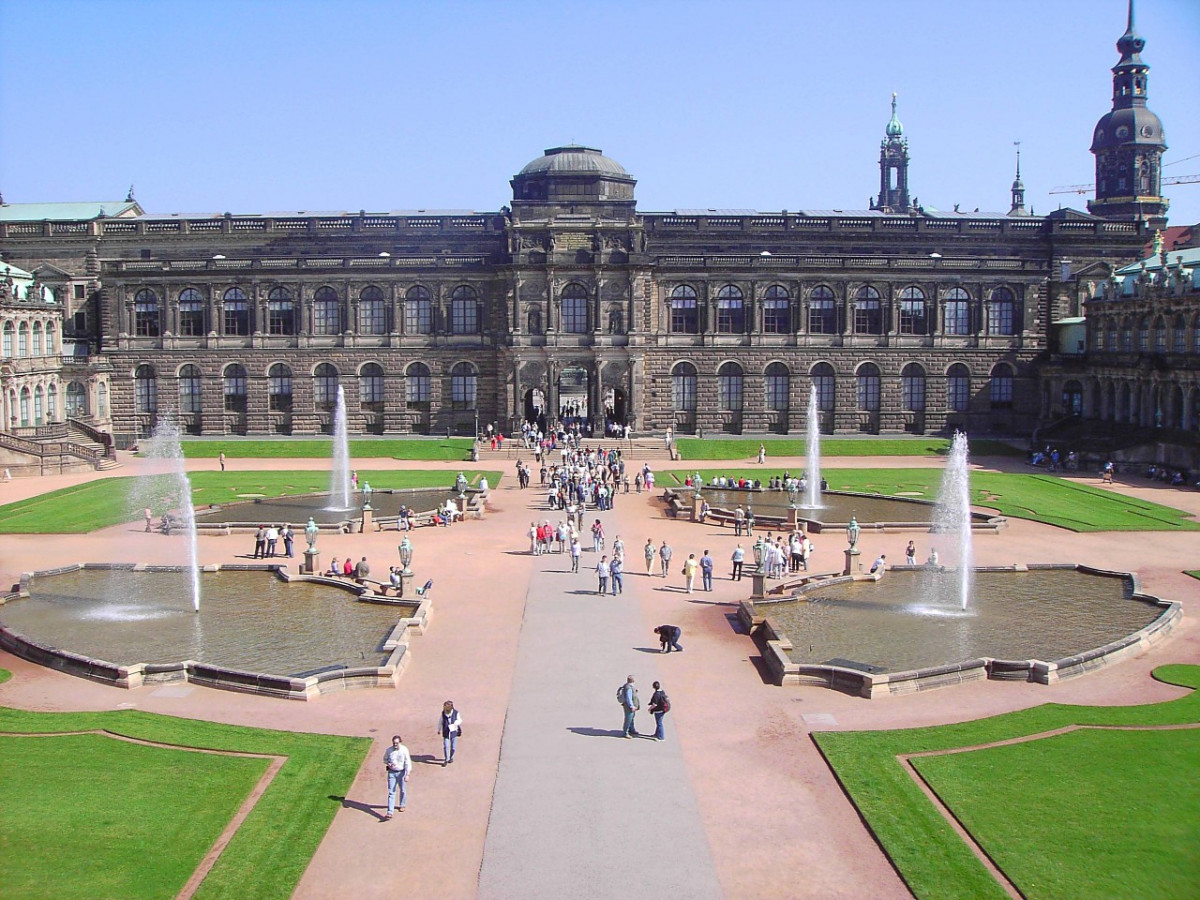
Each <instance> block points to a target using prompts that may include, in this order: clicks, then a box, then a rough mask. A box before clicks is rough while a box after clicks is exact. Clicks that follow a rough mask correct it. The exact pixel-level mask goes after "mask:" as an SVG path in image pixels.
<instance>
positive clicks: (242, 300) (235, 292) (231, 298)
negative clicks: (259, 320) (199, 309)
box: [223, 287, 250, 335]
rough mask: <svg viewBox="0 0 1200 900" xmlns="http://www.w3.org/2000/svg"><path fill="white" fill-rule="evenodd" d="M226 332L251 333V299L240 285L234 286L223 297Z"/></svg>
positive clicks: (234, 333)
mask: <svg viewBox="0 0 1200 900" xmlns="http://www.w3.org/2000/svg"><path fill="white" fill-rule="evenodd" d="M223 307H224V317H223V318H224V328H225V334H230V335H247V334H249V333H250V301H249V298H248V297H247V296H246V292H245V291H243V290H242V289H241V288H240V287H232V288H230V289H229V290H227V291H226V292H225V296H224V298H223Z"/></svg>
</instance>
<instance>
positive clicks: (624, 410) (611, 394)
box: [604, 387, 629, 434]
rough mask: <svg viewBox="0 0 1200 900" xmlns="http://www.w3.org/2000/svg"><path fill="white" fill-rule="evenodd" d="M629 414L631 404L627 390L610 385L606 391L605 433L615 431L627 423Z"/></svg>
mask: <svg viewBox="0 0 1200 900" xmlns="http://www.w3.org/2000/svg"><path fill="white" fill-rule="evenodd" d="M628 414H629V404H628V401H627V398H626V396H625V391H624V390H623V389H621V388H619V387H610V388H608V389H607V390H605V392H604V425H605V429H604V430H605V433H606V434H609V433H615V430H616V429H617V428H622V427H624V425H625V421H626V417H627V416H628Z"/></svg>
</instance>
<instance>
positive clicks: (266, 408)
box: [0, 18, 1200, 445]
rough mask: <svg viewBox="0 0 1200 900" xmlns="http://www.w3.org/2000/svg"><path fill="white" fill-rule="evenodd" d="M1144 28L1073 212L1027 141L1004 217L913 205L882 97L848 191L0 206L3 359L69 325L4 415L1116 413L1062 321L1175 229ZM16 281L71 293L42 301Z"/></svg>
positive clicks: (626, 180)
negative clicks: (399, 206)
mask: <svg viewBox="0 0 1200 900" xmlns="http://www.w3.org/2000/svg"><path fill="white" fill-rule="evenodd" d="M1141 47H1142V41H1141V38H1140V37H1138V36H1137V35H1136V33H1135V32H1134V29H1133V24H1132V18H1131V20H1130V25H1129V29H1128V30H1127V32H1126V34H1125V35H1123V36H1122V38H1121V40H1120V42H1118V49H1119V50H1120V51H1121V54H1122V57H1121V61H1120V62H1119V63H1118V65H1117V67H1115V68H1114V69H1113V72H1114V97H1113V109H1112V111H1111V112H1110V113H1108V114H1107V115H1106V116H1105V117H1104V118H1103V119H1102V120H1101V123H1100V124H1099V125H1098V126H1097V129H1096V132H1095V136H1094V141H1093V145H1092V152H1093V153H1094V154H1095V155H1096V170H1097V189H1096V199H1095V200H1094V201H1092V202H1091V203H1089V207H1090V211H1089V212H1087V213H1084V212H1079V211H1075V210H1059V211H1056V212H1054V213H1051V214H1049V215H1042V216H1037V215H1032V214H1030V213H1029V212H1028V211H1027V210H1026V208H1025V201H1024V187H1023V185H1022V183H1021V180H1020V168H1019V161H1018V169H1017V178H1016V181H1014V182H1013V185H1012V203H1011V208H1010V209H1009V210H1008V212H1007V213H995V214H988V213H980V212H971V213H966V212H959V211H958V210H957V209H956V210H955V211H953V212H942V211H937V210H933V209H930V208H926V207H922V206H921V205H920V204H919V203H918V202H917V200H916V199H915V198H910V192H909V181H908V163H909V154H908V139H907V137H906V135H905V132H904V128H903V126H902V125H901V123H900V120H899V118H898V116H897V110H896V101H895V98H894V97H893V101H892V117H891V120H890V121H889V122H888V123H887V126H886V128H885V134H884V138H883V141H882V142H881V147H880V161H879V166H880V190H879V193H878V196H877V197H876V198H874V199H873V200H872V202H871V203H870V208H869V209H866V210H859V211H841V210H793V211H789V210H782V211H779V212H765V213H764V212H756V211H751V210H714V209H707V210H674V211H671V212H641V211H639V210H638V209H637V206H636V199H635V185H636V182H635V179H634V178H633V177H632V176H631V175H630V174H629V173H628V172H626V170H625V169H624V168H623V167H622V166H621V165H620V164H618V163H617V162H615V161H614V160H612V159H610V158H608V157H606V156H604V155H603V154H602V153H601V152H600V151H599V150H596V149H592V148H588V147H581V146H565V147H556V148H553V149H550V150H547V151H546V152H545V154H544V155H542V156H540V157H538V158H536V159H534V160H533V161H532V162H530V163H529V164H528V165H526V166H525V167H524V168H523V169H521V170H520V171H519V172H518V173H517V174H516V175H515V176H514V177H513V179H512V182H511V186H512V204H511V207H504V208H502V209H500V210H497V211H495V212H471V211H444V212H434V211H411V212H394V213H369V212H366V211H359V212H357V213H333V214H315V213H289V214H261V215H232V214H229V213H226V214H224V215H217V216H204V217H186V216H181V215H149V214H146V213H145V212H144V211H143V210H142V208H141V207H140V206H139V205H138V203H137V202H136V201H135V200H134V199H133V196H132V193H131V194H130V196H129V197H127V198H126V199H125V200H124V201H120V202H110V203H104V204H99V203H96V204H8V205H4V206H0V251H2V253H3V259H4V261H5V262H6V263H8V264H9V265H12V266H14V267H19V268H20V269H21V270H23V271H24V272H26V273H28V276H29V285H28V287H27V288H26V289H24V290H22V291H21V294H22V299H21V300H20V301H17V300H16V298H15V295H12V294H10V295H6V298H4V299H0V318H2V319H3V322H2V323H0V327H2V328H3V329H4V331H3V333H4V340H5V343H4V353H3V356H4V359H3V360H2V361H0V362H2V364H3V366H4V369H3V371H4V372H9V373H12V372H14V369H15V370H16V374H18V375H22V377H25V376H27V374H28V373H26V372H25V371H24V370H25V369H29V368H30V364H26V363H24V362H23V360H22V357H25V356H27V355H30V353H31V352H32V350H31V348H33V347H34V346H35V344H34V343H33V338H32V336H31V337H30V338H28V339H27V342H26V343H19V342H20V341H21V340H22V339H21V338H20V335H21V334H23V333H25V331H24V329H26V327H27V326H28V328H30V329H32V327H33V320H39V321H41V322H42V323H43V324H42V328H43V331H42V333H43V335H45V334H46V333H47V332H46V329H49V330H50V331H52V332H53V333H54V334H55V337H54V338H53V340H54V343H53V344H47V343H45V340H43V343H42V352H43V354H45V353H48V352H51V351H50V350H47V348H60V350H61V351H62V352H61V353H60V354H59V356H58V359H56V361H55V363H54V366H53V370H54V371H53V372H52V373H50V374H49V375H44V377H43V378H42V381H43V382H44V383H43V384H42V390H43V393H42V397H43V399H42V401H41V403H42V405H41V406H40V407H37V406H36V405H35V404H34V403H33V401H32V400H29V401H28V402H26V401H25V400H23V399H22V398H23V396H24V393H23V392H24V391H25V390H26V389H27V388H28V387H29V385H28V384H25V383H24V382H21V381H20V380H19V379H17V378H16V377H15V376H14V375H8V376H3V377H2V381H0V389H2V390H3V416H4V420H3V425H2V426H0V427H2V428H3V429H4V430H7V431H8V432H10V433H12V434H17V435H21V434H24V435H25V436H30V435H32V434H36V433H38V431H39V429H43V430H44V429H46V428H49V427H51V426H54V425H55V424H57V423H63V422H64V421H65V420H67V419H71V420H72V421H75V422H79V423H87V424H90V425H91V426H94V427H98V428H101V429H104V430H111V432H112V434H113V435H114V436H115V437H116V439H117V443H118V445H128V444H130V443H133V442H134V441H136V440H137V438H138V437H139V436H141V435H144V434H146V433H147V432H148V431H149V430H150V429H151V428H152V427H153V426H154V424H155V422H156V421H157V419H158V417H159V416H162V415H164V414H166V413H168V411H169V412H170V413H171V414H177V415H179V416H180V418H181V419H182V422H183V424H184V426H185V428H186V430H187V431H189V432H190V433H192V434H197V435H229V434H238V435H274V434H295V435H304V434H316V433H322V432H328V431H329V430H330V429H331V419H332V416H333V407H334V404H335V402H336V396H337V391H338V388H339V387H342V388H343V389H344V392H345V397H346V404H347V411H348V417H349V423H350V430H351V431H352V432H355V433H371V434H403V433H445V432H447V431H449V432H453V433H458V434H464V433H465V434H469V433H473V431H474V429H476V428H477V427H478V426H479V425H480V424H482V423H491V422H494V423H496V424H497V426H498V427H499V428H500V429H501V430H508V431H512V430H515V429H517V428H519V425H520V422H521V421H523V420H526V419H530V420H536V419H539V418H541V417H545V418H547V419H553V418H556V417H558V416H560V415H565V416H575V417H578V418H579V419H581V420H582V421H584V422H587V423H589V424H590V425H591V427H592V428H593V429H594V430H595V433H599V432H600V430H601V429H602V428H604V427H605V425H607V424H608V423H612V422H615V423H620V424H625V423H628V424H630V425H631V426H632V427H633V429H634V430H635V431H654V430H658V431H661V430H663V429H666V428H668V427H671V428H674V429H675V430H676V431H678V432H681V433H714V432H728V433H743V432H753V433H767V432H774V433H778V434H789V433H796V432H798V431H802V430H803V429H804V427H805V417H806V408H807V405H808V398H809V392H810V389H811V388H815V389H816V395H817V400H818V408H819V410H820V412H819V415H820V419H821V427H822V429H823V430H824V431H825V432H827V433H860V432H863V433H872V434H879V433H903V432H909V433H916V434H922V433H929V432H944V431H947V430H950V429H954V428H965V429H969V430H971V431H973V432H993V433H1005V434H1012V433H1021V432H1029V431H1031V430H1032V429H1034V428H1035V427H1037V426H1038V425H1039V424H1042V423H1045V422H1047V421H1051V420H1053V419H1054V418H1055V417H1057V416H1060V415H1061V414H1063V413H1064V412H1069V411H1071V408H1072V407H1071V405H1072V404H1074V403H1075V402H1076V401H1075V399H1074V395H1068V393H1067V383H1068V382H1071V384H1072V385H1073V387H1072V388H1071V389H1072V390H1075V388H1076V387H1079V389H1080V393H1081V396H1082V393H1084V392H1086V391H1091V392H1092V395H1093V396H1092V399H1089V400H1088V403H1087V409H1088V410H1091V409H1093V408H1094V409H1095V410H1097V411H1101V412H1103V411H1108V410H1112V411H1113V412H1112V415H1113V416H1116V415H1117V414H1118V413H1117V410H1123V409H1126V408H1127V406H1122V405H1121V404H1122V402H1123V401H1121V400H1120V399H1119V397H1120V396H1123V395H1122V394H1120V393H1119V392H1118V394H1117V397H1118V399H1116V400H1112V401H1110V400H1108V399H1106V396H1107V395H1106V394H1105V391H1106V390H1107V388H1105V387H1103V384H1102V383H1100V382H1096V381H1095V379H1091V380H1089V379H1088V378H1082V379H1081V378H1080V377H1078V373H1077V372H1075V371H1074V369H1073V368H1072V367H1073V366H1075V363H1073V362H1071V361H1067V362H1066V363H1064V362H1063V360H1062V354H1061V353H1060V352H1059V351H1060V350H1061V347H1058V346H1057V345H1058V344H1060V343H1061V341H1059V340H1058V335H1059V331H1058V329H1059V328H1060V326H1059V325H1057V324H1055V323H1062V322H1066V323H1068V324H1069V323H1071V322H1073V321H1082V318H1081V317H1082V315H1083V313H1084V306H1085V302H1088V301H1091V302H1094V300H1093V298H1094V297H1096V295H1097V293H1098V292H1099V291H1100V290H1102V288H1101V286H1102V285H1103V286H1105V287H1104V288H1103V290H1108V291H1109V292H1110V293H1111V291H1112V290H1113V288H1112V285H1113V284H1115V283H1116V282H1114V280H1113V276H1114V273H1116V272H1117V270H1118V269H1121V267H1123V266H1126V265H1128V264H1130V263H1131V262H1135V261H1136V260H1138V259H1139V258H1140V256H1141V251H1142V248H1143V247H1144V246H1145V245H1146V244H1147V243H1148V241H1149V240H1150V238H1151V236H1152V235H1153V233H1154V231H1155V230H1156V229H1158V228H1160V227H1162V226H1163V225H1164V224H1165V213H1166V208H1167V202H1166V200H1165V199H1164V198H1163V197H1162V196H1161V188H1160V183H1161V175H1160V171H1161V170H1160V158H1161V155H1162V152H1163V150H1164V149H1165V147H1166V145H1165V142H1164V140H1163V136H1162V128H1161V124H1160V123H1159V122H1158V120H1157V118H1156V117H1154V115H1153V113H1151V112H1149V110H1148V109H1146V108H1145V94H1146V68H1147V67H1146V66H1145V64H1144V63H1142V61H1141V59H1140V56H1139V55H1138V54H1139V52H1140V50H1141ZM1164 277H1166V276H1164ZM1189 277H1190V276H1189ZM1168 280H1170V284H1171V285H1172V287H1171V288H1170V290H1172V291H1176V290H1179V288H1178V285H1179V284H1182V283H1183V282H1184V281H1186V279H1185V278H1184V277H1183V276H1182V275H1177V274H1173V275H1170V277H1169V279H1168ZM1192 285H1193V286H1192V287H1191V288H1190V289H1189V290H1191V293H1192V303H1193V304H1194V303H1195V302H1196V297H1195V293H1196V292H1195V287H1194V282H1192ZM30 296H33V297H35V298H43V299H44V300H45V302H46V303H49V304H51V305H53V304H57V307H58V308H57V309H56V311H55V312H54V313H52V314H47V313H46V310H39V311H38V312H37V314H36V315H35V314H34V313H32V312H31V311H30V309H31V304H30V302H29V300H28V298H29V297H30ZM47 298H49V299H47ZM1105 302H1111V301H1109V300H1106V301H1105ZM1170 321H1171V323H1172V324H1171V325H1170V326H1169V329H1177V328H1178V327H1179V326H1178V325H1177V324H1176V323H1177V321H1178V318H1177V317H1176V318H1173V319H1171V320H1170ZM47 323H48V324H47ZM1182 328H1183V334H1184V337H1183V338H1182V340H1183V343H1184V344H1185V345H1186V347H1187V348H1188V350H1187V352H1188V353H1191V354H1192V362H1193V368H1192V376H1191V383H1190V386H1187V387H1184V388H1181V393H1179V394H1178V395H1176V401H1177V406H1178V409H1179V410H1180V412H1179V416H1178V418H1179V421H1180V422H1181V423H1184V422H1188V423H1190V426H1191V427H1195V425H1196V418H1197V416H1196V410H1197V408H1198V405H1200V396H1198V394H1197V390H1198V388H1197V386H1196V383H1195V366H1194V362H1195V352H1196V347H1197V342H1198V341H1200V337H1198V335H1200V323H1197V321H1196V319H1195V317H1194V316H1193V317H1192V318H1188V317H1187V316H1186V315H1185V316H1184V325H1183V326H1182ZM60 329H61V334H59V331H60ZM1105 329H1107V326H1105ZM10 332H12V333H13V334H14V337H13V338H12V340H11V342H10V338H9V334H10ZM1109 333H1110V332H1109V331H1108V330H1097V331H1095V332H1094V334H1096V335H1104V336H1105V337H1104V338H1102V339H1103V340H1105V341H1107V335H1108V334H1109ZM1118 333H1120V328H1118ZM1173 333H1174V332H1172V334H1173ZM30 334H31V335H32V331H30ZM1155 334H1157V332H1155ZM1100 339H1101V338H1096V339H1095V340H1100ZM1172 339H1174V338H1172ZM1154 340H1157V337H1155V338H1154ZM1092 346H1093V347H1096V349H1101V348H1100V347H1098V346H1097V345H1096V344H1095V342H1094V341H1093V344H1092ZM20 348H26V351H28V352H26V351H22V350H21V349H20ZM1110 351H1111V348H1109V347H1108V345H1107V343H1105V344H1104V345H1103V355H1104V361H1103V364H1104V365H1105V366H1106V367H1110V366H1111V365H1112V364H1113V363H1114V362H1115V359H1114V358H1113V357H1112V353H1111V352H1110ZM1085 355H1086V354H1085ZM28 380H29V379H28V377H26V381H28ZM51 382H53V384H52V385H51ZM1085 383H1086V384H1087V385H1088V387H1087V388H1083V387H1080V385H1083V384H1085ZM1097 384H1100V385H1101V386H1098V387H1097V386H1096V385H1097ZM51 386H52V387H53V395H52V396H53V400H50V399H49V397H50V396H51V395H50V390H51ZM1110 393H1111V392H1110ZM31 396H32V395H31ZM1096 398H1098V399H1096ZM1079 402H1080V404H1081V407H1080V408H1081V409H1082V408H1083V401H1082V400H1080V401H1079ZM1144 408H1145V407H1144V406H1142V405H1139V406H1138V409H1144ZM39 410H40V412H39ZM1143 416H1144V414H1143Z"/></svg>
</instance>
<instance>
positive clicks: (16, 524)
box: [0, 469, 501, 534]
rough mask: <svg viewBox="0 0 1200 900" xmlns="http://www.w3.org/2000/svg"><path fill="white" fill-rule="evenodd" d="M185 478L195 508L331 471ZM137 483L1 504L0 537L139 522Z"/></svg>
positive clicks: (394, 477) (106, 482)
mask: <svg viewBox="0 0 1200 900" xmlns="http://www.w3.org/2000/svg"><path fill="white" fill-rule="evenodd" d="M463 474H464V475H466V477H467V479H468V481H469V482H470V483H471V484H472V485H475V484H477V483H478V482H479V478H480V476H486V478H487V479H488V484H489V485H491V486H492V487H495V486H496V485H498V484H499V483H500V478H501V473H500V472H483V471H478V470H471V471H466V470H464V472H463ZM188 478H189V479H190V481H191V483H192V502H193V503H194V504H195V505H196V506H207V505H210V504H224V503H234V502H237V501H239V500H243V499H245V498H244V497H242V496H239V495H246V494H253V495H255V496H259V495H261V496H263V497H284V496H294V495H296V494H313V493H322V492H325V491H328V490H329V473H328V472H323V471H246V472H237V471H227V472H192V473H189V475H188ZM358 479H359V484H360V485H362V484H365V483H367V482H369V483H370V485H371V487H372V489H374V490H387V489H399V488H425V487H446V488H449V487H450V484H451V483H452V482H453V480H454V475H453V474H450V473H446V472H431V471H391V470H387V469H382V470H378V471H368V470H363V469H359V470H358ZM136 480H137V479H135V478H132V477H128V478H101V479H98V480H96V481H90V482H88V483H86V484H81V485H76V486H74V487H69V488H63V489H62V490H58V491H52V492H50V493H48V494H42V495H40V496H38V497H30V498H29V499H28V500H21V501H18V502H16V503H9V504H7V505H5V506H0V534H81V533H85V532H88V531H94V530H95V529H97V528H105V527H107V526H109V525H116V524H119V523H121V522H129V521H133V520H135V519H140V518H141V516H140V514H139V513H138V511H137V510H132V509H131V506H130V504H131V499H130V498H131V495H132V492H133V490H134V486H135V482H136ZM155 512H156V513H158V512H162V510H155Z"/></svg>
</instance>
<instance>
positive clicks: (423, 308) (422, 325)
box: [404, 300, 433, 334]
mask: <svg viewBox="0 0 1200 900" xmlns="http://www.w3.org/2000/svg"><path fill="white" fill-rule="evenodd" d="M404 330H405V331H406V332H407V333H408V334H429V333H430V332H431V331H432V330H433V326H432V323H431V321H430V303H429V301H428V300H409V301H408V302H407V303H405V304H404Z"/></svg>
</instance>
